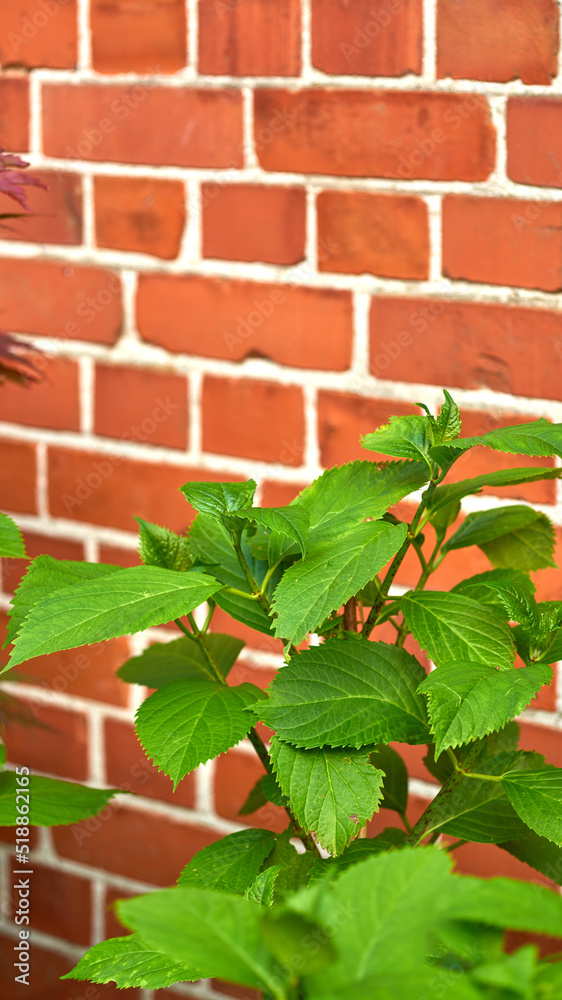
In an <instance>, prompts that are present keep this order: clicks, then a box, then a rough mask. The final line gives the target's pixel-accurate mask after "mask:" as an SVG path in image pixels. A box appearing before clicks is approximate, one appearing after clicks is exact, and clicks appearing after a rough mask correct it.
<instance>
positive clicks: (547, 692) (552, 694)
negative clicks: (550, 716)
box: [515, 656, 558, 712]
mask: <svg viewBox="0 0 562 1000" xmlns="http://www.w3.org/2000/svg"><path fill="white" fill-rule="evenodd" d="M524 665H525V664H524V663H523V661H522V660H521V659H520V658H519V656H518V657H517V658H516V661H515V666H516V667H523V666H524ZM557 689H558V667H557V666H556V665H553V676H552V681H551V683H550V684H549V685H548V687H542V688H541V689H540V691H539V693H538V695H537V696H536V698H533V700H532V701H531V703H530V705H529V708H538V709H542V711H544V712H555V711H556V708H557V705H556V702H557V694H558V690H557Z"/></svg>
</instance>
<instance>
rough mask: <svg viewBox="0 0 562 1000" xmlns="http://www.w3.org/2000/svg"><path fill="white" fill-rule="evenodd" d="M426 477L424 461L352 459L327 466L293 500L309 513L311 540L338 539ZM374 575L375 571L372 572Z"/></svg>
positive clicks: (390, 504) (384, 508) (374, 517)
mask: <svg viewBox="0 0 562 1000" xmlns="http://www.w3.org/2000/svg"><path fill="white" fill-rule="evenodd" d="M428 479H429V471H428V468H427V465H426V464H425V462H386V463H384V464H382V465H377V464H376V463H375V462H361V461H357V462H351V463H350V464H349V465H342V466H341V467H337V466H336V467H335V468H333V469H328V470H327V471H326V472H324V473H323V474H322V475H321V476H320V477H319V478H318V479H316V480H315V481H314V482H313V483H311V485H310V486H307V488H306V489H305V490H303V491H302V493H301V494H300V495H299V496H298V497H297V498H296V499H295V500H293V503H292V505H293V506H299V507H302V508H303V509H304V510H306V511H307V512H308V514H309V516H310V534H309V541H310V543H311V544H312V543H314V544H316V542H319V541H328V540H329V539H330V538H334V539H338V538H339V536H340V535H341V533H342V532H343V531H347V530H348V529H349V528H352V527H354V526H355V525H357V524H361V522H362V521H364V520H365V518H367V517H369V518H373V519H376V518H379V517H381V515H382V514H384V513H385V511H387V510H388V508H389V507H393V506H394V504H397V503H398V501H399V500H402V499H403V498H404V497H405V496H408V494H409V493H412V492H413V491H414V490H418V489H420V488H421V487H422V486H424V485H425V484H426V483H427V481H428ZM373 575H374V574H373Z"/></svg>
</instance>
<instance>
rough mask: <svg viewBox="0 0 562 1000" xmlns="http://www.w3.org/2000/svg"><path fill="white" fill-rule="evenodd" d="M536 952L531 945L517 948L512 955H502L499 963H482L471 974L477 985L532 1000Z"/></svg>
mask: <svg viewBox="0 0 562 1000" xmlns="http://www.w3.org/2000/svg"><path fill="white" fill-rule="evenodd" d="M535 968H536V950H535V948H534V947H533V945H526V946H525V947H523V948H519V950H518V951H516V952H515V953H514V954H513V955H504V956H503V957H502V960H501V961H499V962H484V963H483V964H482V965H478V966H477V967H476V968H475V969H474V970H473V972H472V975H473V976H474V979H475V980H476V981H477V982H478V983H484V985H486V986H490V987H492V988H494V989H498V990H509V991H510V992H511V993H515V994H516V996H519V997H523V998H524V1000H534V996H535V994H534V993H533V983H532V980H533V977H534V973H535Z"/></svg>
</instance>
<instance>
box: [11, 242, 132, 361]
mask: <svg viewBox="0 0 562 1000" xmlns="http://www.w3.org/2000/svg"><path fill="white" fill-rule="evenodd" d="M0 296H1V299H2V325H3V327H4V328H7V329H10V330H13V331H17V332H18V333H31V334H33V335H34V336H35V335H38V336H43V337H62V338H63V339H64V338H66V337H68V338H69V339H71V340H93V341H96V342H98V343H102V344H113V343H115V341H116V340H117V337H118V336H119V334H120V332H121V323H122V310H121V282H120V280H119V278H118V277H117V276H116V275H115V274H112V272H111V271H106V270H101V269H99V268H94V267H76V266H75V265H74V264H73V265H72V266H70V265H63V264H55V263H52V262H51V261H46V260H17V259H9V258H5V259H3V260H0Z"/></svg>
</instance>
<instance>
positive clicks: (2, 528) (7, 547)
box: [0, 513, 26, 559]
mask: <svg viewBox="0 0 562 1000" xmlns="http://www.w3.org/2000/svg"><path fill="white" fill-rule="evenodd" d="M25 556H26V552H25V544H24V541H23V538H22V535H21V531H20V529H19V528H18V526H17V524H16V522H15V521H12V518H11V517H8V515H7V514H2V513H0V557H4V558H8V559H25Z"/></svg>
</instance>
